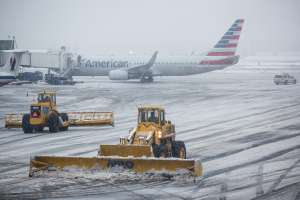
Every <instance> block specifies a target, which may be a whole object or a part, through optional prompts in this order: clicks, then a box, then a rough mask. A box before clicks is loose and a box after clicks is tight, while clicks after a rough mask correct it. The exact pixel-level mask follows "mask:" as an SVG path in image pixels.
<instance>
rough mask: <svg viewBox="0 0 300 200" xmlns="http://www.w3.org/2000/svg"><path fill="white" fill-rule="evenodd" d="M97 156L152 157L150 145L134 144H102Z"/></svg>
mask: <svg viewBox="0 0 300 200" xmlns="http://www.w3.org/2000/svg"><path fill="white" fill-rule="evenodd" d="M98 155H99V156H120V157H143V156H146V157H153V154H152V149H151V146H150V145H134V144H128V145H127V144H116V145H109V144H102V145H100V150H99V153H98Z"/></svg>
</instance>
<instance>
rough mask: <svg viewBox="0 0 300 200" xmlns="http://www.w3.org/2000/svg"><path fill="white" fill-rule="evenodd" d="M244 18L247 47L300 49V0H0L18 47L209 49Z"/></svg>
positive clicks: (3, 21)
mask: <svg viewBox="0 0 300 200" xmlns="http://www.w3.org/2000/svg"><path fill="white" fill-rule="evenodd" d="M237 18H244V19H245V24H244V29H243V32H242V37H241V41H240V45H239V52H240V53H241V54H242V55H243V54H247V53H253V52H262V51H272V52H285V51H289V52H290V51H300V39H299V37H300V1H299V0H147V1H146V0H26V1H25V0H0V25H1V32H0V38H1V39H7V37H8V35H15V36H16V38H17V43H18V47H19V48H31V49H47V48H52V49H57V48H59V47H60V46H62V45H66V46H68V47H71V48H72V49H74V50H76V51H78V52H91V53H94V54H98V53H127V52H129V51H133V52H137V53H150V52H153V51H154V50H159V51H160V52H161V53H180V54H189V53H191V52H192V51H195V52H203V51H207V50H209V49H210V48H211V47H212V46H213V45H214V44H215V43H216V42H217V41H218V40H219V39H220V37H221V36H222V35H223V34H224V32H225V31H226V30H227V29H228V28H229V26H230V25H231V24H232V23H233V22H234V20H235V19H237Z"/></svg>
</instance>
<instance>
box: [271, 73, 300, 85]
mask: <svg viewBox="0 0 300 200" xmlns="http://www.w3.org/2000/svg"><path fill="white" fill-rule="evenodd" d="M273 80H274V83H275V84H276V85H279V84H280V85H287V84H296V83H297V80H296V79H295V78H294V77H293V76H291V75H289V74H288V73H283V74H280V75H275V76H274V79H273Z"/></svg>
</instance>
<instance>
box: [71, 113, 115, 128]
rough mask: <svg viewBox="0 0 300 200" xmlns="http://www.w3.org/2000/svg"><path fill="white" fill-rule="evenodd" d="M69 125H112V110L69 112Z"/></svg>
mask: <svg viewBox="0 0 300 200" xmlns="http://www.w3.org/2000/svg"><path fill="white" fill-rule="evenodd" d="M68 116H69V124H70V126H99V125H111V126H114V115H113V113H112V112H69V113H68Z"/></svg>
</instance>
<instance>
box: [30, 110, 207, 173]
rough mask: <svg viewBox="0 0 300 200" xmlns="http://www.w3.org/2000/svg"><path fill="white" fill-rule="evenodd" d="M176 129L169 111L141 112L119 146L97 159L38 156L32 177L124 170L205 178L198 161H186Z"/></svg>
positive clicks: (101, 151) (102, 150)
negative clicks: (52, 171)
mask: <svg viewBox="0 0 300 200" xmlns="http://www.w3.org/2000/svg"><path fill="white" fill-rule="evenodd" d="M175 136H176V134H175V126H174V124H172V123H171V121H168V120H166V119H165V110H164V109H163V108H161V107H157V106H143V107H140V108H138V125H137V127H136V128H134V129H132V130H131V131H130V132H129V135H128V136H127V137H121V138H120V142H119V144H114V145H107V144H106V145H100V149H99V152H98V155H97V157H92V158H84V157H55V156H35V157H34V158H32V159H31V161H30V171H29V175H30V176H33V174H34V173H35V172H37V171H41V170H42V171H43V170H49V169H50V168H51V169H53V168H54V169H58V170H64V169H67V168H72V167H75V168H81V169H93V170H95V169H98V170H101V169H111V168H114V167H121V168H123V169H125V170H129V171H134V172H138V173H144V172H158V173H160V172H163V173H170V174H172V173H175V174H177V173H188V174H191V175H193V176H202V165H201V162H200V161H198V160H192V159H186V148H185V144H184V142H183V141H177V140H175Z"/></svg>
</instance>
